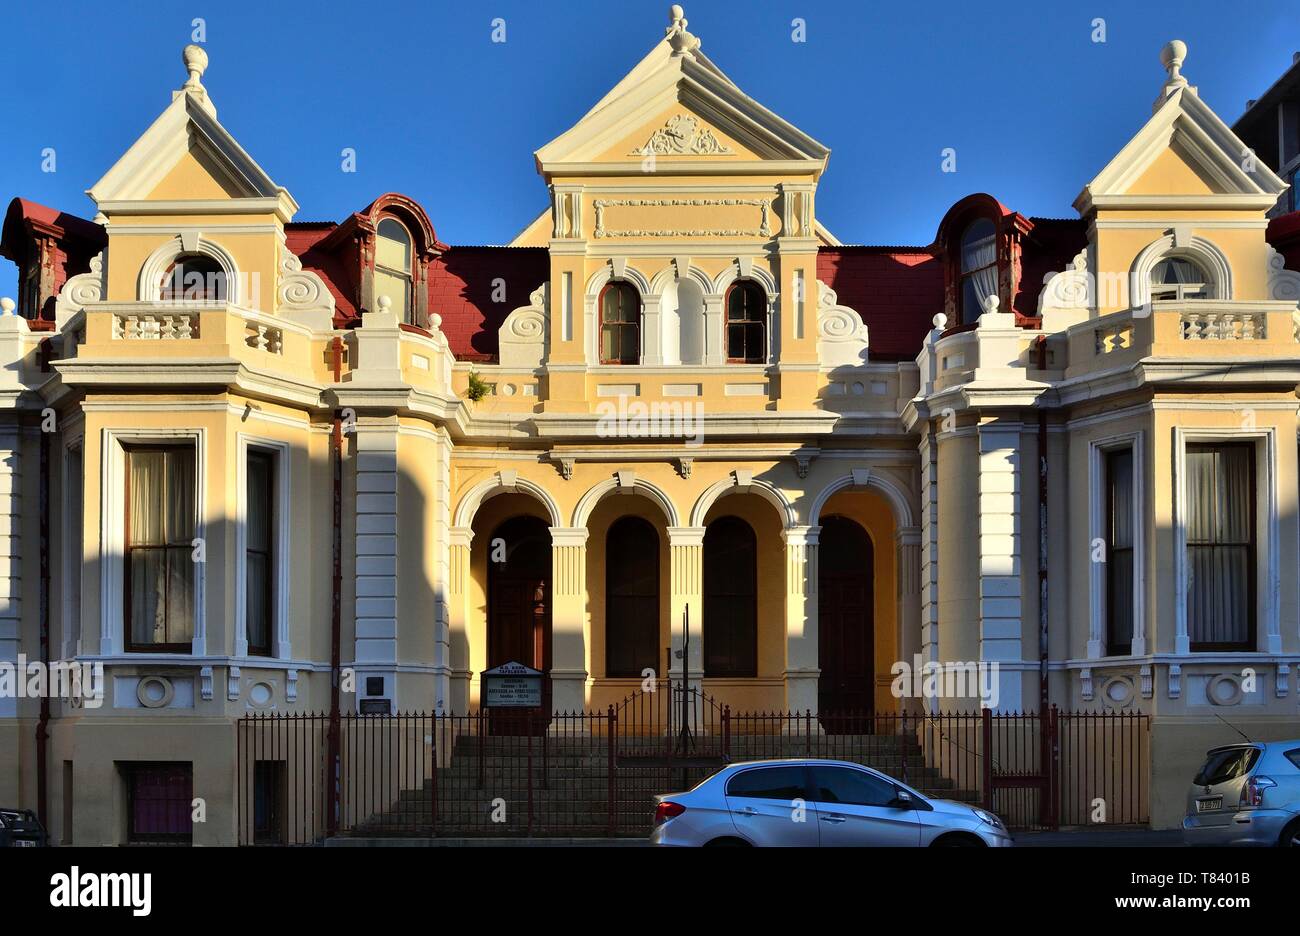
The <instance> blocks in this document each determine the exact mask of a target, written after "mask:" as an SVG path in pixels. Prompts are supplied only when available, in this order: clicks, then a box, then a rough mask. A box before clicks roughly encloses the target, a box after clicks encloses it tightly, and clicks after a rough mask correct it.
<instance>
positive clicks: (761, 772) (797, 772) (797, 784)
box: [727, 767, 806, 801]
mask: <svg viewBox="0 0 1300 936" xmlns="http://www.w3.org/2000/svg"><path fill="white" fill-rule="evenodd" d="M803 780H804V778H803V768H802V767H759V768H757V769H755V770H745V771H742V772H741V773H738V774H736V775H735V776H734V777H732V778H731V780H730V782H729V783H728V784H727V795H728V796H744V797H748V798H751V799H776V800H787V801H789V800H794V799H801V798H802V797H803V796H804V793H805V792H806V791H805V789H804V782H803Z"/></svg>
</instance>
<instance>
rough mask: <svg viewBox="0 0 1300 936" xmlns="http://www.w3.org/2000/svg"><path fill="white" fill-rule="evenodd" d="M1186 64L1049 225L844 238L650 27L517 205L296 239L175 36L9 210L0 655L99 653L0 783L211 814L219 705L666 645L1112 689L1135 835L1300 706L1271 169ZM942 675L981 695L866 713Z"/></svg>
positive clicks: (776, 686)
mask: <svg viewBox="0 0 1300 936" xmlns="http://www.w3.org/2000/svg"><path fill="white" fill-rule="evenodd" d="M1184 54H1185V48H1184V47H1183V46H1182V44H1181V43H1177V42H1174V43H1171V44H1170V45H1169V46H1168V47H1166V50H1165V52H1164V54H1163V64H1164V66H1165V68H1166V71H1167V77H1166V79H1165V81H1164V82H1163V83H1162V84H1160V85H1159V88H1158V95H1157V97H1156V100H1155V103H1154V106H1153V107H1152V111H1151V115H1150V116H1149V118H1147V119H1146V122H1145V123H1144V124H1142V125H1141V127H1140V129H1138V130H1137V132H1136V134H1135V135H1134V137H1133V138H1132V140H1131V141H1130V142H1129V143H1128V144H1127V145H1126V146H1125V147H1124V148H1123V149H1122V150H1121V151H1120V152H1119V153H1118V154H1116V156H1115V157H1114V158H1113V159H1112V160H1111V161H1110V162H1109V163H1108V164H1107V165H1106V166H1105V167H1103V168H1102V169H1101V171H1100V172H1099V173H1098V174H1097V175H1096V177H1095V178H1093V179H1092V180H1091V181H1089V182H1087V184H1086V185H1084V186H1083V188H1082V191H1081V193H1080V195H1079V197H1078V198H1077V199H1076V201H1075V203H1074V208H1075V210H1076V212H1077V217H1075V218H1071V219H1068V220H1060V219H1045V218H1032V217H1026V216H1024V215H1021V214H1019V213H1017V212H1016V211H1014V210H1012V209H1009V208H1007V207H1004V206H1003V205H1002V204H1000V203H999V202H998V201H997V199H996V198H994V197H992V196H989V195H984V194H976V195H972V196H970V197H968V198H965V199H963V200H962V201H960V202H958V203H957V204H956V205H954V206H953V207H952V209H951V210H950V211H949V212H948V213H947V214H946V216H945V217H944V218H943V219H942V220H941V221H940V223H939V225H938V228H937V233H936V237H935V240H934V242H933V243H931V244H928V245H922V246H916V247H863V246H848V245H843V244H840V243H839V242H838V241H837V240H836V239H835V238H834V237H833V236H832V235H831V233H830V232H829V231H827V230H826V229H825V227H824V226H823V225H822V224H820V223H819V221H818V219H817V211H816V206H817V194H818V183H819V181H820V179H821V176H822V173H823V172H824V171H826V170H827V164H828V158H829V150H828V149H827V147H826V146H824V145H823V144H821V143H819V142H818V141H817V140H814V139H813V138H811V137H810V136H808V135H807V134H805V133H804V132H802V131H800V130H799V129H798V128H796V127H794V126H792V125H791V124H789V123H788V122H786V121H785V120H783V119H782V118H781V117H779V116H777V115H776V114H773V113H772V112H770V111H768V110H767V109H765V108H764V107H763V106H762V105H760V104H758V103H757V102H756V101H754V100H753V99H751V98H750V97H748V96H747V95H746V94H745V93H744V92H743V91H741V90H740V89H739V88H738V87H736V85H735V84H733V83H732V82H731V81H730V79H728V78H727V77H726V75H725V74H724V73H723V72H722V70H721V69H720V68H719V67H718V66H717V65H715V64H714V63H713V62H712V61H711V60H710V59H709V58H708V57H707V56H706V55H705V54H704V53H703V52H702V51H701V47H700V40H699V39H698V38H697V37H695V36H694V35H692V34H691V33H690V32H689V31H688V29H687V23H686V21H685V19H683V18H682V17H681V15H680V10H678V9H675V10H674V15H673V16H672V20H671V22H670V25H669V27H668V28H667V30H666V35H665V36H664V37H663V38H662V39H661V40H660V41H659V42H658V43H656V44H655V46H654V47H653V48H652V49H651V51H650V53H649V54H648V55H647V56H646V57H645V58H644V59H643V60H641V62H640V63H639V64H637V65H636V66H635V68H633V69H632V71H631V72H629V73H628V75H627V77H626V78H624V79H623V80H622V81H621V82H620V83H619V84H618V85H616V86H615V87H614V88H613V89H612V90H611V91H610V92H609V93H608V94H607V95H606V96H605V97H604V98H602V99H601V100H600V101H599V102H598V103H597V104H596V105H595V106H594V107H593V108H592V109H591V110H590V111H588V112H587V113H586V114H585V116H583V117H582V118H581V119H580V120H579V121H578V122H577V123H576V124H575V125H574V126H573V127H572V129H570V130H568V131H567V132H565V133H564V134H562V135H561V136H559V137H557V138H556V139H555V140H553V141H551V142H550V143H548V144H546V145H545V146H543V147H542V148H541V149H539V150H538V151H537V152H536V154H535V158H536V163H537V168H538V171H539V173H540V175H541V176H542V180H543V182H544V183H545V185H546V189H547V191H549V193H550V199H551V201H550V206H549V208H548V209H547V210H546V211H545V212H544V213H543V214H542V215H540V216H539V217H538V219H537V220H536V221H535V222H534V223H533V224H532V225H530V226H529V227H528V228H527V229H526V230H525V231H524V232H522V233H521V234H520V235H519V237H518V238H517V239H516V240H515V241H514V242H513V243H512V244H510V245H509V246H506V247H472V246H464V247H457V246H453V245H448V244H445V243H443V242H441V241H440V240H439V239H438V237H437V235H436V234H435V229H434V225H433V223H432V221H431V219H430V218H429V217H428V215H427V214H426V213H425V211H424V210H423V209H422V208H421V207H420V205H418V204H417V203H415V202H414V201H413V200H411V199H410V198H407V197H405V196H402V195H399V194H394V193H388V194H382V195H380V196H379V197H377V198H376V199H375V200H374V201H373V202H372V203H371V204H370V205H368V206H366V207H365V208H363V209H361V210H360V211H358V212H357V213H355V214H353V215H351V216H349V217H348V218H346V219H344V220H342V221H341V222H338V223H333V222H330V223H304V222H296V221H294V217H295V215H296V214H297V211H298V205H297V203H296V202H295V201H294V199H293V197H292V196H291V195H290V194H289V192H288V191H287V190H286V189H285V188H283V187H282V186H280V185H279V184H277V182H276V181H274V180H272V179H271V178H270V177H269V176H268V175H267V174H266V173H265V171H263V170H262V168H261V167H260V166H259V165H258V164H257V162H256V161H255V160H254V159H253V158H252V157H251V156H250V155H249V154H248V153H247V152H246V151H245V150H244V149H243V148H242V147H241V146H240V145H239V143H238V142H237V141H235V140H234V138H233V137H232V136H231V135H230V134H229V132H228V131H227V130H226V129H225V128H224V127H223V126H222V124H221V123H220V122H219V121H218V119H217V111H216V108H215V106H214V104H213V100H212V98H211V97H210V96H209V92H208V89H207V87H206V86H205V84H204V73H205V70H206V68H207V58H206V55H205V53H204V52H203V50H202V49H201V48H199V47H195V46H191V47H188V48H187V49H186V52H185V56H184V60H185V64H186V69H187V73H188V78H187V80H186V81H185V83H184V85H183V86H182V87H181V88H180V89H179V90H178V91H176V92H174V94H173V100H172V102H171V104H170V105H169V106H168V107H167V108H166V109H165V110H164V111H163V112H162V114H161V115H160V116H159V118H158V119H157V120H156V121H155V122H154V123H153V125H152V126H150V127H149V128H148V129H147V130H146V131H145V133H144V135H143V136H141V137H140V139H139V140H138V141H137V142H136V143H135V144H134V145H133V146H132V147H131V148H130V149H129V150H128V151H127V152H126V154H125V155H124V156H123V157H122V158H121V159H120V160H119V161H118V163H117V164H116V165H114V166H113V167H112V168H110V169H109V170H108V172H107V173H106V174H105V175H104V177H103V178H102V179H100V180H99V181H98V182H96V183H95V184H94V185H93V186H92V187H91V188H90V189H89V195H90V196H91V198H92V199H93V200H94V202H95V204H96V206H97V209H98V214H97V215H96V216H95V218H94V219H93V220H86V219H79V218H75V217H71V216H68V215H64V214H61V213H59V212H56V211H53V210H50V209H46V208H44V207H42V206H39V205H34V204H32V203H29V202H25V201H23V200H21V199H15V201H14V202H13V203H12V204H11V206H10V208H9V212H8V214H7V216H6V218H5V222H4V228H3V237H2V238H0V252H2V253H3V254H4V255H5V256H7V257H10V258H11V259H14V260H15V262H16V263H18V265H19V268H20V271H21V272H20V290H19V301H18V303H17V304H14V303H6V306H5V310H4V311H5V313H6V314H5V315H4V316H0V359H2V360H3V363H4V368H3V371H2V372H0V374H2V376H0V390H2V391H3V392H0V520H2V521H3V531H2V532H3V538H2V540H0V542H2V543H3V546H4V551H3V553H2V554H0V596H2V600H0V660H7V661H14V662H15V663H17V662H18V661H19V660H20V659H26V660H28V661H31V660H48V661H58V660H67V661H77V662H79V663H89V664H102V670H103V674H104V676H103V697H102V699H100V700H93V701H88V700H84V699H75V698H74V699H68V698H57V697H56V698H52V699H51V698H49V697H48V695H47V696H46V697H45V698H36V697H30V696H29V695H25V694H23V693H15V694H13V695H10V696H9V697H6V698H2V699H0V752H2V753H0V801H2V802H5V803H9V802H17V803H21V804H23V805H36V804H37V803H40V804H41V805H42V807H43V808H44V810H45V814H46V817H47V822H48V823H49V825H50V826H51V827H52V830H53V833H54V837H55V839H56V840H63V841H68V842H73V843H76V844H110V843H117V842H122V841H126V840H129V839H132V838H134V837H140V836H138V835H137V834H136V833H141V830H138V829H136V828H135V826H134V823H135V822H136V821H137V816H136V814H135V811H134V810H133V807H132V804H133V803H136V802H143V801H144V800H145V798H147V797H148V796H149V795H151V793H150V791H151V790H152V789H155V788H156V787H158V786H159V785H162V786H165V785H166V784H167V783H168V782H169V780H168V776H167V770H168V769H181V770H183V772H184V774H185V776H186V777H187V778H188V783H189V784H190V787H189V789H192V792H193V795H194V796H202V797H203V798H204V800H205V802H206V810H207V814H206V821H205V822H204V823H203V824H202V825H201V826H200V825H196V826H195V830H194V841H195V842H196V843H200V844H217V843H230V842H233V841H234V840H235V818H234V817H235V808H236V807H235V804H234V793H233V790H234V787H235V784H236V766H235V763H236V760H235V750H234V748H235V744H236V732H235V727H234V726H235V723H236V720H237V719H239V718H241V717H243V716H245V715H247V714H248V713H250V712H269V711H276V712H306V711H325V710H328V709H329V708H330V706H331V703H332V696H333V693H334V688H333V687H334V685H335V682H336V680H337V681H338V683H339V686H340V688H339V692H340V697H341V700H342V702H341V704H342V705H343V707H345V708H346V709H349V710H353V711H365V712H375V711H390V710H402V711H438V712H457V713H463V712H468V711H473V710H475V709H476V708H477V707H478V705H479V701H480V695H481V674H482V673H483V671H484V670H486V669H488V668H490V667H493V666H496V665H499V664H502V663H505V662H519V663H523V664H525V665H527V666H531V667H535V668H537V669H539V670H542V671H544V672H545V673H546V674H547V676H548V680H547V688H546V692H547V698H546V702H545V704H546V705H547V706H549V707H550V708H551V709H553V710H554V711H578V710H588V709H597V708H602V707H604V706H605V705H607V704H609V703H611V702H613V701H616V700H618V699H620V698H622V697H624V696H625V695H626V694H627V693H628V692H630V691H634V690H635V689H636V687H637V686H639V685H640V684H641V683H642V681H643V680H644V679H646V678H647V675H661V674H665V673H671V674H672V675H673V676H674V678H677V679H679V680H682V679H684V680H686V681H687V682H689V683H690V684H692V685H697V686H700V687H702V688H703V689H704V690H705V691H707V692H708V693H710V694H711V695H713V696H715V697H717V698H719V699H722V700H725V701H726V703H727V704H729V705H730V706H732V708H733V709H736V710H769V709H770V710H794V711H810V712H813V713H816V712H828V711H877V712H898V711H904V710H906V711H915V712H938V711H972V710H978V709H979V708H980V706H981V705H985V706H992V707H994V708H995V709H997V710H999V711H1019V710H1025V711H1035V710H1039V709H1040V708H1041V707H1042V706H1043V705H1044V704H1056V705H1059V706H1061V707H1062V708H1067V709H1076V710H1080V709H1082V710H1098V711H1107V710H1114V711H1140V712H1144V713H1147V714H1148V715H1150V716H1151V726H1152V728H1151V762H1152V764H1153V765H1154V766H1153V767H1152V777H1151V810H1152V821H1153V823H1155V824H1156V825H1159V826H1168V825H1171V824H1176V822H1177V821H1178V817H1179V816H1181V813H1182V809H1183V798H1184V796H1185V791H1186V784H1187V783H1188V782H1189V779H1190V777H1191V776H1192V775H1193V773H1194V772H1195V769H1196V767H1197V766H1198V765H1199V762H1200V758H1201V755H1202V753H1203V752H1204V750H1205V749H1206V748H1208V747H1210V746H1212V744H1214V743H1219V742H1222V741H1228V740H1235V739H1236V735H1235V734H1234V733H1233V730H1232V728H1231V727H1228V726H1226V725H1225V721H1224V720H1225V719H1226V720H1227V722H1230V723H1231V725H1232V726H1235V727H1237V728H1239V729H1240V730H1241V731H1243V732H1245V733H1247V734H1249V735H1250V736H1251V737H1253V738H1270V737H1287V736H1294V735H1295V734H1296V725H1297V721H1298V720H1300V719H1298V718H1297V716H1298V714H1300V712H1298V710H1297V705H1298V704H1300V690H1298V687H1297V682H1296V676H1295V673H1294V670H1295V668H1296V663H1297V662H1300V627H1298V620H1300V618H1298V615H1297V597H1298V596H1297V579H1298V578H1300V577H1298V576H1297V574H1296V572H1297V570H1298V569H1300V548H1298V538H1300V525H1298V523H1297V515H1296V513H1297V512H1296V508H1297V493H1300V488H1298V480H1300V476H1298V475H1297V429H1298V426H1300V422H1298V416H1300V414H1298V412H1297V407H1298V400H1297V393H1296V390H1297V384H1298V383H1300V344H1298V343H1297V342H1298V340H1300V326H1297V319H1296V313H1297V308H1298V305H1297V302H1298V300H1300V272H1294V271H1293V270H1292V269H1290V268H1288V265H1287V262H1286V256H1285V255H1284V254H1281V253H1279V252H1278V251H1277V250H1276V249H1274V247H1273V246H1272V245H1270V242H1269V240H1268V237H1267V232H1268V219H1267V217H1266V215H1267V213H1268V212H1269V211H1270V209H1272V208H1273V206H1274V204H1275V203H1276V202H1277V201H1278V198H1279V196H1280V195H1281V194H1282V193H1283V192H1284V191H1285V188H1286V186H1285V183H1283V182H1282V181H1281V180H1280V179H1279V178H1278V177H1277V175H1275V174H1274V173H1273V172H1272V171H1271V170H1269V169H1268V168H1267V166H1265V165H1263V164H1262V163H1253V164H1246V165H1243V163H1242V159H1241V153H1242V151H1243V149H1244V146H1243V144H1242V142H1241V140H1240V139H1238V138H1237V137H1236V136H1235V135H1234V134H1233V132H1232V131H1231V130H1230V129H1229V127H1228V126H1227V125H1225V124H1224V123H1223V121H1221V120H1220V119H1219V118H1218V117H1217V116H1216V115H1215V114H1214V113H1213V112H1212V111H1211V110H1210V109H1209V108H1208V107H1207V106H1206V104H1205V103H1203V102H1202V101H1201V99H1200V98H1199V97H1198V95H1197V93H1196V89H1195V88H1194V87H1192V86H1191V85H1189V84H1188V82H1187V80H1186V78H1184V77H1183V76H1182V74H1181V66H1182V60H1183V56H1184ZM1155 84H1156V82H1154V81H1153V85H1155ZM1133 103H1134V107H1133V108H1132V111H1133V112H1132V113H1129V112H1128V111H1127V110H1123V111H1121V112H1120V113H1117V114H1116V116H1115V119H1116V120H1117V121H1126V122H1132V123H1133V124H1134V125H1135V126H1137V125H1138V124H1139V123H1141V119H1142V118H1143V117H1144V115H1143V114H1140V113H1139V111H1140V110H1141V109H1144V108H1145V107H1146V103H1147V102H1144V101H1143V102H1133ZM1297 266H1300V264H1297ZM683 645H685V653H680V652H679V651H682V649H683ZM942 662H975V663H978V664H985V665H986V666H985V668H984V669H983V670H982V672H985V673H987V674H989V681H988V684H987V686H986V687H985V690H984V691H983V692H981V693H980V694H979V695H978V696H972V695H970V694H969V693H961V694H953V693H952V692H947V694H945V692H946V690H945V689H944V688H942V683H941V684H940V686H941V688H940V689H939V691H937V692H933V693H922V694H920V697H916V696H915V695H913V694H907V695H906V696H905V697H901V698H900V693H899V691H898V685H899V683H898V680H897V677H898V674H899V672H900V667H901V666H904V665H905V666H908V667H912V666H922V667H924V666H925V665H926V664H934V663H942ZM949 688H950V687H949ZM160 765H161V766H160ZM168 765H170V768H169V767H168ZM145 834H147V830H145V831H144V832H143V833H141V835H145Z"/></svg>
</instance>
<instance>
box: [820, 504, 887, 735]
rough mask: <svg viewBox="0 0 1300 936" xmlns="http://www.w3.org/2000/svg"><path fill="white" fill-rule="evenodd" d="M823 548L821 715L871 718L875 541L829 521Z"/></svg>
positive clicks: (848, 524) (854, 527) (843, 522)
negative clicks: (872, 543) (838, 714)
mask: <svg viewBox="0 0 1300 936" xmlns="http://www.w3.org/2000/svg"><path fill="white" fill-rule="evenodd" d="M818 543H819V545H818V547H817V566H818V574H817V647H818V666H819V667H820V668H821V677H820V679H819V680H818V682H817V707H818V711H820V712H822V713H827V714H837V713H845V714H848V713H863V714H865V713H868V712H871V711H872V710H873V709H874V708H875V665H874V662H875V661H874V657H875V632H874V628H873V623H874V614H873V611H874V607H875V588H874V575H873V562H874V556H873V550H872V546H871V538H870V537H868V536H867V532H866V530H864V529H862V527H860V526H859V525H858V524H856V523H854V522H853V521H852V520H849V519H846V518H844V517H827V518H825V519H824V520H823V521H822V529H821V536H820V537H819V540H818Z"/></svg>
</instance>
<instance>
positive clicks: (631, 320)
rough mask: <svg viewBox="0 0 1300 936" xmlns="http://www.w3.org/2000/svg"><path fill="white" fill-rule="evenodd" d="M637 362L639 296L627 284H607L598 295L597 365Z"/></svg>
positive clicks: (638, 350)
mask: <svg viewBox="0 0 1300 936" xmlns="http://www.w3.org/2000/svg"><path fill="white" fill-rule="evenodd" d="M640 359H641V296H640V295H639V294H638V293H637V291H636V289H635V288H634V287H633V286H632V284H631V283H625V282H622V281H616V282H613V283H610V284H608V285H607V286H606V287H605V288H604V290H603V291H602V292H601V294H600V363H602V364H635V363H637V362H638V361H639V360H640Z"/></svg>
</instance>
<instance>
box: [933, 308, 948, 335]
mask: <svg viewBox="0 0 1300 936" xmlns="http://www.w3.org/2000/svg"><path fill="white" fill-rule="evenodd" d="M930 324H931V325H933V326H934V327H935V330H937V331H946V330H947V328H948V316H947V315H945V314H944V313H942V312H938V313H936V314H935V316H934V318H932V319H930Z"/></svg>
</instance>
